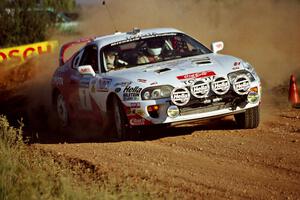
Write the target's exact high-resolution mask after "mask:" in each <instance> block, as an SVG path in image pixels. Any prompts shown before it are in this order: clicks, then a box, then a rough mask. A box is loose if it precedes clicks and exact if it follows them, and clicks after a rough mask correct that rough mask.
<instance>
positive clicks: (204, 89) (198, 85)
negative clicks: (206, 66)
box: [191, 79, 210, 98]
mask: <svg viewBox="0 0 300 200" xmlns="http://www.w3.org/2000/svg"><path fill="white" fill-rule="evenodd" d="M209 91H210V88H209V83H208V82H206V81H205V80H201V79H200V80H199V81H196V82H194V83H193V85H191V93H192V95H193V96H194V97H197V98H204V97H207V96H208V93H209Z"/></svg>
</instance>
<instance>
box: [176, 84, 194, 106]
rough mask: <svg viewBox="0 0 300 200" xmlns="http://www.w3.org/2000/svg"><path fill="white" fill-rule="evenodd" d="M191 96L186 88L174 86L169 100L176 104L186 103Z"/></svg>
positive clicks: (182, 104)
mask: <svg viewBox="0 0 300 200" xmlns="http://www.w3.org/2000/svg"><path fill="white" fill-rule="evenodd" d="M190 98H191V94H190V92H189V91H188V89H187V88H185V87H182V88H174V89H173V90H172V92H171V100H172V102H173V103H174V104H175V105H177V106H184V105H186V104H187V103H188V102H189V101H190Z"/></svg>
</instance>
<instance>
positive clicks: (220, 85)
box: [211, 77, 230, 95]
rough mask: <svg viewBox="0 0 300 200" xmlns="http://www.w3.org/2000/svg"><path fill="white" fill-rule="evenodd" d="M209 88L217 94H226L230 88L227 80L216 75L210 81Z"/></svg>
mask: <svg viewBox="0 0 300 200" xmlns="http://www.w3.org/2000/svg"><path fill="white" fill-rule="evenodd" d="M211 89H212V90H213V91H214V93H216V94H217V95H223V94H226V93H227V92H228V90H229V89H230V83H229V80H228V79H227V78H225V77H217V78H215V79H214V81H213V82H212V83H211Z"/></svg>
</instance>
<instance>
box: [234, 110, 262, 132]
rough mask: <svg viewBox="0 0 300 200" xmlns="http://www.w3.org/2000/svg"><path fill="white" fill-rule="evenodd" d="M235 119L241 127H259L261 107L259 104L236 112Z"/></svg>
mask: <svg viewBox="0 0 300 200" xmlns="http://www.w3.org/2000/svg"><path fill="white" fill-rule="evenodd" d="M234 118H235V121H236V123H237V125H238V127H239V128H242V129H253V128H257V127H258V125H259V121H260V109H259V106H257V107H254V108H249V109H247V110H246V112H243V113H239V114H235V115H234Z"/></svg>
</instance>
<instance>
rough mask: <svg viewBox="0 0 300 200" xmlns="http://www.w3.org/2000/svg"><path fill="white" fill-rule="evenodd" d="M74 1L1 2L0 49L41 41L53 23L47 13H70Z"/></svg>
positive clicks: (26, 0) (7, 0)
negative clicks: (52, 11)
mask: <svg viewBox="0 0 300 200" xmlns="http://www.w3.org/2000/svg"><path fill="white" fill-rule="evenodd" d="M75 7H76V3H75V0H1V1H0V48H4V47H9V46H16V45H22V44H28V43H33V42H39V41H43V40H45V39H46V38H47V36H48V34H49V32H48V29H49V28H50V27H51V26H52V25H53V24H54V23H55V20H53V19H52V17H51V16H50V15H49V12H47V10H48V11H49V10H50V9H51V10H54V11H55V12H56V11H72V10H73V9H75Z"/></svg>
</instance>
